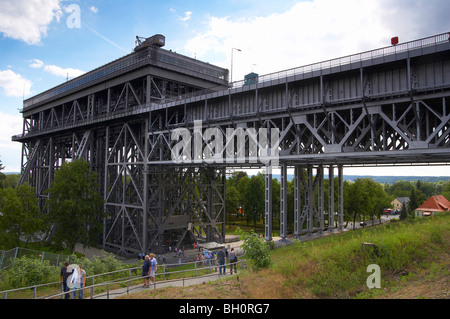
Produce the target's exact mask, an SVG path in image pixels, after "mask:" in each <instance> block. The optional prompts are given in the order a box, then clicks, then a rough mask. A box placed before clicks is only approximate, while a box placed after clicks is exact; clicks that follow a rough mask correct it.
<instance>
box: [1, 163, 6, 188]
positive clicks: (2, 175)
mask: <svg viewBox="0 0 450 319" xmlns="http://www.w3.org/2000/svg"><path fill="white" fill-rule="evenodd" d="M4 168H5V166H3V165H2V161H0V188H3V180H4V179H5V178H6V177H5V174H3V173H2V172H1V171H2V170H3V169H4Z"/></svg>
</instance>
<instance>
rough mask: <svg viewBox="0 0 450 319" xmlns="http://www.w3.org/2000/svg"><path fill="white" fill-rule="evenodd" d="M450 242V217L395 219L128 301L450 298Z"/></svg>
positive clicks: (289, 248) (273, 253)
mask: <svg viewBox="0 0 450 319" xmlns="http://www.w3.org/2000/svg"><path fill="white" fill-rule="evenodd" d="M363 243H373V244H375V245H376V246H377V250H376V251H375V250H374V249H367V248H365V247H367V246H363ZM449 245H450V215H449V214H446V215H442V216H435V217H430V218H424V219H417V218H416V219H415V220H413V221H402V222H398V221H397V222H393V223H390V224H386V225H380V226H375V227H368V228H365V229H360V230H357V231H351V232H346V233H342V234H339V235H333V236H327V237H323V238H319V239H315V240H310V241H306V242H296V243H293V244H291V245H289V246H286V247H283V248H277V249H275V250H272V251H271V260H272V263H271V265H270V266H269V267H267V268H265V269H262V270H258V271H256V270H251V269H250V270H248V271H247V272H245V273H241V274H240V275H238V276H233V277H228V278H226V279H223V280H220V281H216V282H210V283H207V284H203V285H199V286H191V287H184V288H164V289H160V290H152V291H145V292H142V293H139V294H132V295H128V296H126V297H125V298H140V299H146V298H149V299H153V298H177V299H179V298H187V299H190V298H194V299H201V298H205V299H222V298H231V299H266V298H268V299H281V298H282V299H294V298H309V299H318V298H319V299H320V298H338V299H341V298H356V299H372V298H406V299H415V298H432V299H434V298H445V299H449V298H450V295H449V291H448V289H449V287H450V285H449V284H450V276H449V274H450V258H449V257H450V256H449ZM371 264H376V265H378V266H379V267H380V270H381V276H380V278H381V282H380V284H381V287H380V288H372V289H369V288H368V286H367V283H366V282H367V278H368V277H369V276H370V275H371V272H367V267H368V266H369V265H371Z"/></svg>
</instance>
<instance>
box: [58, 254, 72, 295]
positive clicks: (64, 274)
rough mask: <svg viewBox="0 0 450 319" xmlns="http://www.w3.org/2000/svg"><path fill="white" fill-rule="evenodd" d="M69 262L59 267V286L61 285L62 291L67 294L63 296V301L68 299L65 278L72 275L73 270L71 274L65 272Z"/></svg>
mask: <svg viewBox="0 0 450 319" xmlns="http://www.w3.org/2000/svg"><path fill="white" fill-rule="evenodd" d="M69 265H70V264H69V262H67V261H66V262H65V263H64V266H62V267H61V273H60V275H59V284H62V285H63V291H64V292H67V293H66V294H65V299H70V295H69V286H67V278H69V276H70V275H72V274H73V271H74V269H72V271H71V272H69V271H67V267H69Z"/></svg>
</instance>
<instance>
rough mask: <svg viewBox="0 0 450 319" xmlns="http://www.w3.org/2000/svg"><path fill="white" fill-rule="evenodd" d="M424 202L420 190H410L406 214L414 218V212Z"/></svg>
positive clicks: (424, 198)
mask: <svg viewBox="0 0 450 319" xmlns="http://www.w3.org/2000/svg"><path fill="white" fill-rule="evenodd" d="M425 201H426V196H425V194H424V193H422V192H421V191H420V190H417V189H416V188H415V187H414V188H412V189H411V193H410V194H409V202H408V207H407V213H408V215H409V216H412V217H414V210H415V209H416V208H418V207H420V205H422V204H423V203H424V202H425Z"/></svg>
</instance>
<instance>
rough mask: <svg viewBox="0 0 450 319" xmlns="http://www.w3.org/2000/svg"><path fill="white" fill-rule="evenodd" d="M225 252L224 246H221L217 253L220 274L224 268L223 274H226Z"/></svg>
mask: <svg viewBox="0 0 450 319" xmlns="http://www.w3.org/2000/svg"><path fill="white" fill-rule="evenodd" d="M225 256H226V255H225V252H224V251H223V247H222V246H221V247H220V250H219V252H218V254H217V258H218V259H219V274H220V275H221V274H222V270H223V274H224V275H225V268H226V266H225Z"/></svg>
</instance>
